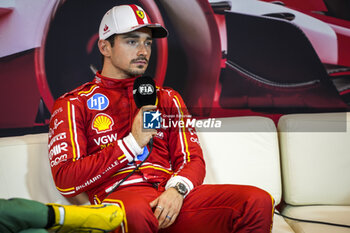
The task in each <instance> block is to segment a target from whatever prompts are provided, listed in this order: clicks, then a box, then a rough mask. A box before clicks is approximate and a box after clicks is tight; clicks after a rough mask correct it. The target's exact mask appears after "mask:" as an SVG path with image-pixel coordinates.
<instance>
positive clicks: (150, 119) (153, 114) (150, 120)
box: [143, 110, 162, 129]
mask: <svg viewBox="0 0 350 233" xmlns="http://www.w3.org/2000/svg"><path fill="white" fill-rule="evenodd" d="M161 115H162V114H161V113H160V112H159V111H158V110H157V111H145V112H143V128H144V129H160V128H161V122H162V117H161Z"/></svg>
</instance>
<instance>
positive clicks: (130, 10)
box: [99, 4, 168, 40]
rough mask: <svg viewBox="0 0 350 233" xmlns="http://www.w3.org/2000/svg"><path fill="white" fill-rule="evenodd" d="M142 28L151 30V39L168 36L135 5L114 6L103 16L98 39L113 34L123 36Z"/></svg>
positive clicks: (163, 29)
mask: <svg viewBox="0 0 350 233" xmlns="http://www.w3.org/2000/svg"><path fill="white" fill-rule="evenodd" d="M142 27H148V28H150V29H151V30H152V37H153V38H162V37H166V36H168V31H167V30H166V29H165V28H164V27H163V26H162V25H160V24H158V23H152V22H151V19H150V18H149V16H148V15H147V13H146V12H145V11H144V10H143V9H142V8H141V7H139V6H137V5H135V4H130V5H120V6H115V7H113V8H112V9H110V10H109V11H107V13H106V14H105V15H104V16H103V18H102V21H101V24H100V29H99V37H100V40H105V39H107V38H108V37H110V36H111V35H113V34H123V33H127V32H132V31H135V30H137V29H139V28H142Z"/></svg>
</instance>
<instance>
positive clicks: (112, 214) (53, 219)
mask: <svg viewBox="0 0 350 233" xmlns="http://www.w3.org/2000/svg"><path fill="white" fill-rule="evenodd" d="M122 220H123V212H122V211H121V209H120V208H119V207H118V206H113V205H107V206H106V205H94V206H75V205H58V204H47V205H44V204H42V203H40V202H37V201H33V200H26V199H22V198H12V199H8V200H6V199H0V232H1V233H12V232H20V233H30V232H33V233H34V232H35V233H44V232H47V231H46V229H50V232H52V231H54V232H56V231H57V232H60V233H64V232H91V233H102V232H107V231H112V230H114V229H115V228H117V227H118V226H119V225H120V223H121V221H122Z"/></svg>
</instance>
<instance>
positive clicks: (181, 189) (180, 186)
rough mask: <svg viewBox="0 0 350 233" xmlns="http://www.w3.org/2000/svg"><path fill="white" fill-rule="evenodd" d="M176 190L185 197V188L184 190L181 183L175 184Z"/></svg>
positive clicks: (184, 187)
mask: <svg viewBox="0 0 350 233" xmlns="http://www.w3.org/2000/svg"><path fill="white" fill-rule="evenodd" d="M176 189H177V191H178V192H179V193H180V194H182V195H185V194H186V193H187V188H186V186H185V185H184V184H183V183H180V182H179V183H177V184H176Z"/></svg>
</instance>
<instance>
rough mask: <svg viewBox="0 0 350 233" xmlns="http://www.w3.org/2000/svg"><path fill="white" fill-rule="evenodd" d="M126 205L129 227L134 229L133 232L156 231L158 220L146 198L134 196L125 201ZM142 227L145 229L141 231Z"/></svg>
mask: <svg viewBox="0 0 350 233" xmlns="http://www.w3.org/2000/svg"><path fill="white" fill-rule="evenodd" d="M124 205H125V212H126V219H127V224H128V226H129V228H131V229H133V231H131V232H151V231H152V232H156V230H157V229H158V220H157V219H156V217H155V216H154V214H153V211H152V209H151V207H150V205H149V203H148V202H147V201H146V200H145V199H143V198H140V197H132V198H129V199H128V200H127V201H124ZM141 229H143V230H142V231H140V230H141ZM146 229H149V230H150V231H147V230H146ZM153 230H154V231H153Z"/></svg>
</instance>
